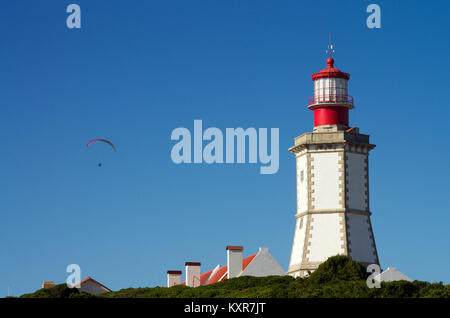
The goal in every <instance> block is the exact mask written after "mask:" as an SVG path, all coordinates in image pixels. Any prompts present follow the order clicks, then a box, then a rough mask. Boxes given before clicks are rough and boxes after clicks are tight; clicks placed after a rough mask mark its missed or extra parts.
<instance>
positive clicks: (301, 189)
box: [296, 154, 308, 213]
mask: <svg viewBox="0 0 450 318" xmlns="http://www.w3.org/2000/svg"><path fill="white" fill-rule="evenodd" d="M296 160H297V207H298V209H297V213H302V212H305V211H306V210H308V169H307V165H306V154H304V155H302V156H299V157H297V159H296ZM302 171H303V181H301V174H302Z"/></svg>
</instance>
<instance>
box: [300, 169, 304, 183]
mask: <svg viewBox="0 0 450 318" xmlns="http://www.w3.org/2000/svg"><path fill="white" fill-rule="evenodd" d="M303 180H304V170H302V171H300V182H303Z"/></svg>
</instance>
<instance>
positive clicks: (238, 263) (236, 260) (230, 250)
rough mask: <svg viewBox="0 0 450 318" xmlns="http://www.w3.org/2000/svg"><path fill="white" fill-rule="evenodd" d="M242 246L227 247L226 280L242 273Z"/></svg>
mask: <svg viewBox="0 0 450 318" xmlns="http://www.w3.org/2000/svg"><path fill="white" fill-rule="evenodd" d="M243 250H244V248H243V247H242V246H227V266H228V278H233V277H237V276H238V275H239V274H240V273H241V271H242V253H243V252H242V251H243Z"/></svg>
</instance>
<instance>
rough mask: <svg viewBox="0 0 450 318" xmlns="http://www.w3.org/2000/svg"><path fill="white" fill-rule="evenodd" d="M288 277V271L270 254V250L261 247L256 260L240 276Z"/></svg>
mask: <svg viewBox="0 0 450 318" xmlns="http://www.w3.org/2000/svg"><path fill="white" fill-rule="evenodd" d="M271 275H279V276H283V275H286V271H285V270H284V269H283V267H281V265H280V264H279V263H278V262H277V261H276V260H275V259H274V258H273V256H272V255H271V254H270V253H269V249H268V248H265V247H261V248H260V249H259V252H258V254H256V256H255V258H254V259H253V260H252V261H251V262H250V264H248V266H247V267H246V268H245V270H244V271H243V272H242V273H241V274H240V275H239V276H258V277H263V276H271Z"/></svg>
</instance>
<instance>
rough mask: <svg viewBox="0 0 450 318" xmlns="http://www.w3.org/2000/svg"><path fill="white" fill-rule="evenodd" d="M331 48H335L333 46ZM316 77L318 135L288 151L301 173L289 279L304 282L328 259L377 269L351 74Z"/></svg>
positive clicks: (311, 104)
mask: <svg viewBox="0 0 450 318" xmlns="http://www.w3.org/2000/svg"><path fill="white" fill-rule="evenodd" d="M330 48H332V47H331V46H330ZM326 63H327V67H326V68H325V69H323V70H322V71H320V72H318V73H315V74H313V75H312V81H313V83H314V96H312V97H310V98H309V100H308V109H310V110H312V111H313V112H314V129H313V131H312V132H307V133H304V134H303V135H301V136H299V137H296V138H295V143H294V146H293V147H291V148H289V151H290V152H292V153H293V154H294V155H295V160H296V170H297V178H296V179H297V212H296V214H295V230H294V239H293V244H292V250H291V257H290V262H289V268H288V274H290V275H292V276H294V277H298V276H300V277H303V276H306V275H308V274H309V273H311V272H313V271H314V270H316V269H317V267H318V266H319V265H320V264H321V263H322V262H324V261H326V260H327V258H328V257H331V256H335V255H348V256H350V257H351V258H352V259H354V260H356V261H359V262H362V263H364V264H366V265H369V264H378V265H379V260H378V253H377V248H376V245H375V238H374V234H373V229H372V223H371V220H370V216H371V215H372V213H371V211H370V207H369V152H370V151H371V150H372V149H373V148H375V145H373V144H371V143H370V142H369V135H365V134H360V133H359V128H357V127H352V126H350V125H349V111H350V110H351V109H353V108H354V101H353V97H351V96H349V95H348V81H349V79H350V74H348V73H345V72H342V71H340V70H339V69H337V68H336V67H335V66H334V59H333V58H332V56H331V50H330V56H329V58H328V59H327V61H326Z"/></svg>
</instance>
